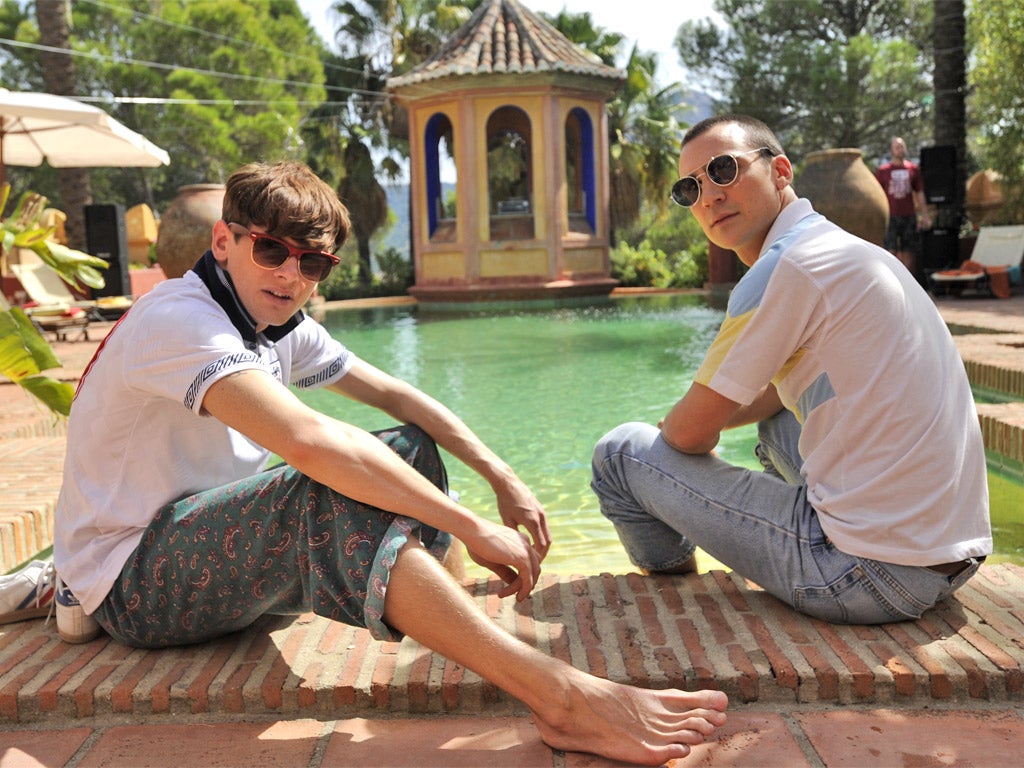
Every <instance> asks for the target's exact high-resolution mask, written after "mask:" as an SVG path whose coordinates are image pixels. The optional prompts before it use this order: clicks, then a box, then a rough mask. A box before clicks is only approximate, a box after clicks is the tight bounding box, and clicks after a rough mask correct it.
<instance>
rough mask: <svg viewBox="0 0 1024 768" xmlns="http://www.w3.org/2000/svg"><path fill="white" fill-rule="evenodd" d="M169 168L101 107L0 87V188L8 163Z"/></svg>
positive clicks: (156, 149) (167, 159)
mask: <svg viewBox="0 0 1024 768" xmlns="http://www.w3.org/2000/svg"><path fill="white" fill-rule="evenodd" d="M44 159H45V160H46V161H47V162H49V164H50V165H52V166H53V167H54V168H95V167H99V166H131V167H144V168H155V167H157V166H160V165H167V164H169V163H170V161H171V159H170V156H168V154H167V153H166V152H165V151H164V150H162V149H160V147H158V146H156V145H155V144H153V143H152V142H151V141H149V140H148V139H147V138H146V137H145V136H143V135H142V134H139V133H136V132H135V131H133V130H131V129H130V128H126V127H125V126H124V125H122V124H121V123H119V122H118V121H117V120H115V119H114V118H112V117H111V116H110V115H108V114H107V113H106V112H104V111H103V110H102V109H98V108H97V107H93V106H91V105H89V104H83V103H82V102H80V101H75V100H74V99H69V98H66V97H64V96H54V95H52V94H49V93H32V92H24V91H9V90H7V89H6V88H0V184H3V182H4V177H5V175H6V172H5V167H6V166H7V165H28V166H36V165H40V164H42V162H43V160H44Z"/></svg>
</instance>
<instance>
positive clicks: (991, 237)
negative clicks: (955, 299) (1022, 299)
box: [928, 225, 1024, 299]
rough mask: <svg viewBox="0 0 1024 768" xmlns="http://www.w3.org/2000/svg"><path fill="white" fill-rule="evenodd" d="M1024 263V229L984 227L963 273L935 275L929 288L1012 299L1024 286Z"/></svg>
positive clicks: (940, 273) (953, 272)
mask: <svg viewBox="0 0 1024 768" xmlns="http://www.w3.org/2000/svg"><path fill="white" fill-rule="evenodd" d="M1022 259H1024V226H1021V225H1011V226H999V227H982V228H981V230H979V232H978V240H977V242H975V244H974V250H973V251H972V252H971V258H970V259H968V260H967V261H965V262H964V263H963V264H961V265H960V267H959V269H947V270H943V271H941V272H934V273H932V274H931V275H930V276H929V278H928V279H929V284H930V286H931V288H932V291H933V292H934V293H940V292H942V293H947V294H952V295H954V296H959V295H960V294H961V293H962V292H963V291H964V290H973V291H978V292H982V293H988V294H991V295H993V296H997V297H999V298H1004V299H1005V298H1009V297H1010V293H1011V292H1012V290H1013V288H1014V287H1016V286H1020V285H1021V284H1022V282H1024V281H1022V277H1021V260H1022Z"/></svg>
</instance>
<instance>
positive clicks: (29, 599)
mask: <svg viewBox="0 0 1024 768" xmlns="http://www.w3.org/2000/svg"><path fill="white" fill-rule="evenodd" d="M56 579H57V575H56V572H55V571H54V569H53V562H52V561H50V560H33V561H32V562H31V563H29V564H28V565H26V566H25V567H24V568H22V569H21V570H20V571H17V572H16V573H11V574H8V575H6V576H0V624H11V623H13V622H15V621H24V620H25V619H35V618H40V617H42V616H46V615H47V614H48V613H49V612H50V611H51V610H52V609H53V594H54V585H55V582H56Z"/></svg>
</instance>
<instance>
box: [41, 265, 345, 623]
mask: <svg viewBox="0 0 1024 768" xmlns="http://www.w3.org/2000/svg"><path fill="white" fill-rule="evenodd" d="M354 360H355V358H354V356H353V355H352V354H351V353H350V352H349V351H348V350H347V349H346V348H345V347H344V346H343V345H342V344H340V343H339V342H337V341H336V340H334V339H332V338H331V337H330V335H329V334H328V333H327V331H326V330H324V328H323V327H322V326H321V325H320V324H319V323H317V322H315V321H314V320H312V319H311V318H309V317H306V316H304V315H303V314H302V313H301V312H300V313H299V314H298V315H296V316H295V317H293V318H292V319H291V320H290V321H289V322H288V323H287V324H286V325H285V326H281V327H277V328H268V329H267V330H266V332H264V333H259V334H257V333H256V332H255V325H254V323H253V321H252V318H251V317H249V315H248V313H246V312H245V310H244V308H243V307H242V306H241V304H240V303H239V302H238V301H237V298H236V296H235V293H234V289H233V287H232V286H231V283H230V279H229V278H228V276H227V274H226V273H225V272H223V270H221V269H220V267H218V266H216V264H215V262H214V260H213V257H212V254H209V253H208V254H207V256H206V257H204V259H203V260H201V261H200V263H199V264H197V266H196V271H189V272H188V273H186V274H185V276H184V277H182V278H180V279H176V280H168V281H166V282H163V283H161V284H159V285H158V286H156V287H155V288H154V289H153V290H152V291H151V292H150V293H148V294H146V295H144V296H142V297H141V298H140V299H139V300H138V301H137V302H136V303H135V305H134V306H133V307H132V308H131V310H129V311H128V312H127V313H126V314H125V315H124V316H123V318H122V319H121V320H120V321H119V322H118V324H117V325H116V326H115V327H114V328H113V329H112V330H111V332H110V334H109V335H108V336H107V338H106V339H105V340H104V342H103V343H102V344H101V346H100V348H99V350H98V351H97V353H96V356H95V357H94V358H93V361H92V362H91V363H90V364H89V367H88V368H87V369H86V372H85V374H84V376H83V378H82V381H81V382H80V384H79V388H78V392H77V394H76V395H75V400H74V403H73V405H72V408H71V417H70V419H69V422H68V440H67V444H68V448H67V455H66V458H65V462H64V484H63V487H62V488H61V493H60V498H59V500H58V503H57V513H56V524H55V526H54V561H55V563H56V566H57V570H58V572H59V573H60V575H61V578H62V579H63V580H64V582H65V583H66V584H68V585H69V586H70V587H71V589H72V590H73V591H74V592H75V595H76V596H77V597H78V599H79V601H80V602H81V603H82V607H83V608H84V609H85V611H86V612H87V613H91V612H92V611H93V610H95V608H96V607H97V606H98V605H99V603H100V602H101V601H102V600H103V598H104V597H105V596H106V594H107V592H109V590H110V587H111V586H112V585H113V583H114V580H115V579H116V578H117V576H118V574H119V573H120V572H121V569H122V568H123V566H124V564H125V562H126V561H127V559H128V558H129V557H130V556H131V554H132V553H133V552H134V550H135V548H136V546H137V545H138V543H139V540H140V539H141V536H142V533H143V531H144V530H145V528H146V527H147V526H148V525H149V523H150V522H151V521H152V520H153V517H154V516H155V514H156V512H157V511H158V510H159V509H160V508H161V507H163V506H164V505H166V504H168V503H170V502H172V501H176V500H178V499H181V498H184V497H185V496H187V495H189V494H191V493H195V492H198V491H205V490H209V489H212V488H216V487H218V486H221V485H224V484H226V483H229V482H233V481H235V480H238V479H241V478H243V477H247V476H249V475H252V474H254V473H256V472H259V471H260V470H262V469H263V468H264V467H265V466H266V463H267V460H268V459H269V457H270V453H269V451H267V450H266V449H265V448H263V447H262V446H259V445H257V444H255V443H253V442H252V441H250V440H249V439H248V438H246V437H244V436H243V435H242V434H240V433H238V432H236V431H235V430H232V429H229V428H228V427H226V426H225V425H224V424H223V423H222V422H220V421H218V420H217V419H215V418H213V417H211V416H207V415H203V413H202V402H203V397H204V396H205V394H206V391H207V390H208V389H209V387H210V386H211V385H212V384H213V383H214V382H216V381H218V380H220V379H221V378H223V377H224V376H226V375H228V374H230V373H234V372H236V371H240V370H245V369H260V370H265V371H267V372H269V373H270V374H271V375H272V376H274V378H276V379H277V380H278V381H280V382H281V383H282V384H284V385H286V386H288V385H294V386H297V387H300V388H310V387H317V386H322V385H324V384H329V383H332V382H334V381H337V380H338V379H340V378H341V377H342V376H343V375H344V374H345V373H346V372H347V371H348V369H349V368H350V367H351V365H352V363H353V362H354Z"/></svg>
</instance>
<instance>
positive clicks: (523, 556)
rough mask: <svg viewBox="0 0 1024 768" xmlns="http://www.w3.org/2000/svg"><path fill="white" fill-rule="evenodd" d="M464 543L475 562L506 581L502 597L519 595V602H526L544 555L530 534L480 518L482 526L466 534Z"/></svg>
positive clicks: (500, 595) (534, 583)
mask: <svg viewBox="0 0 1024 768" xmlns="http://www.w3.org/2000/svg"><path fill="white" fill-rule="evenodd" d="M462 543H463V544H465V545H466V550H467V551H468V552H469V556H470V558H471V559H472V560H473V562H474V563H476V564H477V565H479V566H481V567H483V568H487V569H488V570H489V571H492V572H493V573H494V574H495V575H496V576H497V577H498V578H499V579H501V580H502V581H503V582H505V587H504V588H502V590H501V591H500V592H498V597H508V596H509V595H515V596H516V602H522V601H523V600H525V599H526V598H527V597H529V596H530V592H532V591H533V588H534V586H535V585H536V584H537V579H538V578H540V561H541V555H540V553H538V552H537V550H536V549H534V547H532V546H531V545H530V542H529V540H528V539H527V537H526V534H524V533H521V532H519V531H517V530H513V529H512V528H507V527H504V526H500V525H496V524H494V523H491V522H489V521H487V520H484V519H483V518H480V528H479V530H478V531H477V532H476V533H474V535H471V536H464V537H463V538H462Z"/></svg>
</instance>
